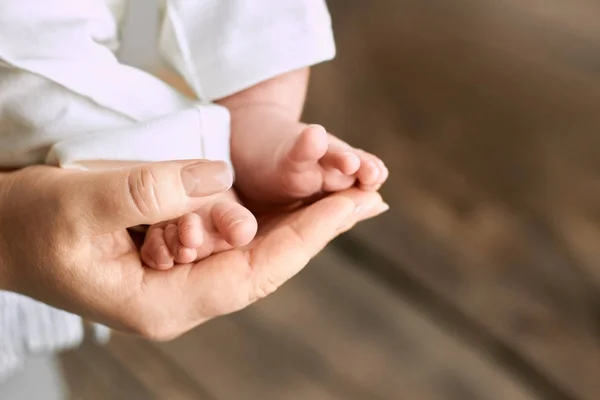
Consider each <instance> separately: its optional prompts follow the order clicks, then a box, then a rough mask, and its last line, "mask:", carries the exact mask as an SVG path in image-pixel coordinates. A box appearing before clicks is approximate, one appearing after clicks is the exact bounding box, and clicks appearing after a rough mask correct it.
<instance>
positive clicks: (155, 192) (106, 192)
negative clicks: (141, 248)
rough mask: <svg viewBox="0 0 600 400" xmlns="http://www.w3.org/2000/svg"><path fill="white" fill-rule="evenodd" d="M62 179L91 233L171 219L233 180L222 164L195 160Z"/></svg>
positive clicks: (189, 210)
mask: <svg viewBox="0 0 600 400" xmlns="http://www.w3.org/2000/svg"><path fill="white" fill-rule="evenodd" d="M66 179H67V180H68V182H69V183H70V186H71V187H72V188H73V190H72V193H73V196H71V198H72V199H73V201H75V202H76V205H77V208H75V207H74V208H73V209H74V210H75V209H80V210H85V215H84V219H85V221H84V222H87V225H88V226H89V227H90V228H91V229H92V231H93V233H96V234H99V233H105V232H111V231H114V230H117V229H124V228H128V227H131V226H135V225H144V224H153V223H157V222H160V221H165V220H169V219H173V218H176V217H178V216H180V215H183V214H185V213H187V212H191V211H193V210H194V209H196V208H197V207H198V206H199V204H200V202H201V200H202V198H203V197H206V196H210V195H213V194H216V193H220V192H222V191H225V190H227V189H229V188H230V187H231V185H232V182H233V177H232V174H231V170H230V168H229V166H228V165H227V164H226V163H224V162H221V161H215V162H213V161H198V160H195V161H169V162H160V163H145V164H138V165H135V166H127V167H122V168H116V169H110V170H103V171H82V172H80V173H77V174H69V176H68V177H67V178H66Z"/></svg>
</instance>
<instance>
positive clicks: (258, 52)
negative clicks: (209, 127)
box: [159, 0, 335, 101]
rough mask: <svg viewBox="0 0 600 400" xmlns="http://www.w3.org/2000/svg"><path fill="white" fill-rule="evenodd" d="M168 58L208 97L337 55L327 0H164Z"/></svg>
mask: <svg viewBox="0 0 600 400" xmlns="http://www.w3.org/2000/svg"><path fill="white" fill-rule="evenodd" d="M164 1H165V17H164V21H163V24H162V29H161V35H160V38H159V43H160V50H161V53H162V54H163V57H164V58H165V59H166V60H167V61H168V62H169V63H171V64H172V66H173V67H174V68H175V69H176V70H177V71H178V72H179V73H180V74H181V75H182V76H183V77H184V78H185V80H186V81H187V83H188V84H189V85H190V86H191V87H192V89H193V90H194V91H195V92H196V94H197V95H198V96H199V97H200V98H201V99H202V100H204V101H212V100H215V99H218V98H222V97H225V96H228V95H231V94H233V93H235V92H238V91H240V90H243V89H246V88H248V87H250V86H253V85H255V84H257V83H260V82H262V81H265V80H267V79H270V78H273V77H275V76H277V75H280V74H282V73H285V72H289V71H292V70H294V69H298V68H302V67H307V66H310V65H314V64H317V63H319V62H322V61H326V60H330V59H332V58H333V57H334V56H335V44H334V38H333V33H332V29H331V18H330V15H329V12H328V10H327V6H326V5H325V1H324V0H164Z"/></svg>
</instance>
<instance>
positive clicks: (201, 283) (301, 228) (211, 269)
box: [90, 196, 354, 340]
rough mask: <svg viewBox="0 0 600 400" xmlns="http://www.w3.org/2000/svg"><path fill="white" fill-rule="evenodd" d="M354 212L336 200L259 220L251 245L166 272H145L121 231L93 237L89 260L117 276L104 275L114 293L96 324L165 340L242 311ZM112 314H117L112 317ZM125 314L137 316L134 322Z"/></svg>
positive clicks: (301, 262) (285, 277)
mask: <svg viewBox="0 0 600 400" xmlns="http://www.w3.org/2000/svg"><path fill="white" fill-rule="evenodd" d="M353 208H354V202H353V201H351V200H350V199H349V198H347V197H343V196H339V197H332V198H330V199H326V200H324V201H322V202H319V203H318V204H314V205H312V206H311V207H309V208H305V209H299V210H295V211H287V212H277V213H272V214H262V215H260V216H259V217H258V220H259V232H258V234H257V236H256V238H255V239H254V240H253V241H252V242H251V243H250V244H249V245H248V246H246V247H243V248H236V249H232V250H228V251H225V252H222V253H219V254H214V255H212V256H210V257H208V258H205V259H203V260H201V261H199V262H197V263H194V264H185V265H178V266H177V267H176V268H173V269H171V270H168V271H158V270H154V269H151V268H146V267H144V265H143V264H142V262H141V260H140V257H139V253H138V249H137V246H136V245H135V244H134V242H133V241H132V239H131V237H130V235H129V234H128V232H127V231H125V230H123V231H117V232H113V233H109V234H104V235H100V236H94V237H92V240H91V241H90V249H91V251H92V252H93V254H92V255H91V259H92V260H96V262H95V264H96V265H97V266H98V268H100V267H101V268H103V269H110V270H111V271H113V270H116V271H118V273H107V274H105V277H106V279H107V280H109V281H108V282H104V283H103V284H104V287H106V286H107V285H108V287H112V288H113V290H112V291H111V295H110V296H109V298H110V301H108V302H106V304H104V306H103V307H102V310H101V311H102V312H101V314H100V315H96V316H93V317H94V318H95V319H96V320H98V317H100V318H101V315H102V316H103V315H107V314H108V315H109V316H110V320H111V322H112V321H115V320H116V321H121V324H120V325H118V326H116V327H117V328H120V329H124V330H127V331H133V332H137V333H140V334H142V335H143V336H146V337H150V338H153V339H158V340H164V339H170V338H172V337H174V336H176V335H177V334H179V333H180V332H183V331H186V330H188V329H190V328H192V327H194V326H196V325H198V324H200V323H202V322H204V321H206V320H209V319H211V318H213V317H216V316H219V315H223V314H228V313H231V312H235V311H238V310H241V309H243V308H245V307H247V306H248V305H250V304H251V303H253V302H254V301H256V300H259V299H261V298H263V297H265V296H267V295H268V294H270V293H272V292H273V291H274V290H276V289H277V288H278V287H279V286H281V285H282V284H283V283H284V282H285V281H286V280H288V279H289V278H291V277H292V276H293V275H295V274H296V273H297V272H298V271H300V270H301V269H302V268H303V267H304V266H305V265H306V264H307V263H308V261H309V260H310V259H311V258H312V257H313V256H314V255H315V254H316V253H317V252H318V251H319V250H321V248H320V246H322V245H320V243H323V242H326V241H328V240H330V239H332V238H333V237H334V236H335V235H337V234H339V233H340V232H341V230H342V229H343V227H340V223H341V222H343V221H344V220H345V219H347V216H348V215H352V214H353V213H352V211H353ZM324 216H328V217H329V218H323V217H324ZM336 216H337V217H336ZM315 231H316V232H320V233H321V234H320V235H315V234H314V232H315ZM115 278H117V279H115ZM115 309H117V310H119V312H118V313H117V314H114V311H111V310H115ZM129 309H135V310H141V311H139V312H138V315H136V316H134V318H132V315H131V314H129V313H127V310H129ZM144 310H146V312H145V311H144ZM111 312H112V315H110V313H111ZM112 325H113V326H114V322H112Z"/></svg>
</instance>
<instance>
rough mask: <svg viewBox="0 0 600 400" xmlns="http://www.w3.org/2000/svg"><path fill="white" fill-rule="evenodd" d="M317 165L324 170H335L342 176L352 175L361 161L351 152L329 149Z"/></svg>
mask: <svg viewBox="0 0 600 400" xmlns="http://www.w3.org/2000/svg"><path fill="white" fill-rule="evenodd" d="M319 163H320V164H321V166H322V167H323V168H324V169H335V170H338V171H340V172H341V173H342V174H344V175H352V174H354V173H356V171H358V169H359V168H360V164H361V160H360V157H359V156H358V155H357V154H355V153H354V152H353V151H349V150H347V149H340V148H332V147H330V149H329V150H328V151H327V153H325V155H324V156H323V158H321V159H320V160H319Z"/></svg>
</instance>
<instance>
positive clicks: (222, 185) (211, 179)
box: [181, 161, 233, 197]
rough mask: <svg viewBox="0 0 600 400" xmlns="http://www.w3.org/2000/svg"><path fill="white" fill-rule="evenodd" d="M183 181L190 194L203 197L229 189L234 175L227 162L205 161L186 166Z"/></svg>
mask: <svg viewBox="0 0 600 400" xmlns="http://www.w3.org/2000/svg"><path fill="white" fill-rule="evenodd" d="M181 182H182V183H183V187H184V189H185V193H186V194H187V195H188V196H190V197H202V196H208V195H211V194H215V193H219V192H222V191H224V190H227V189H229V188H230V187H231V185H232V184H233V175H232V174H231V171H230V169H229V166H228V165H227V163H225V162H222V161H215V162H213V161H209V162H206V161H204V162H198V163H195V164H191V165H188V166H186V167H184V168H183V169H182V170H181Z"/></svg>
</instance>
